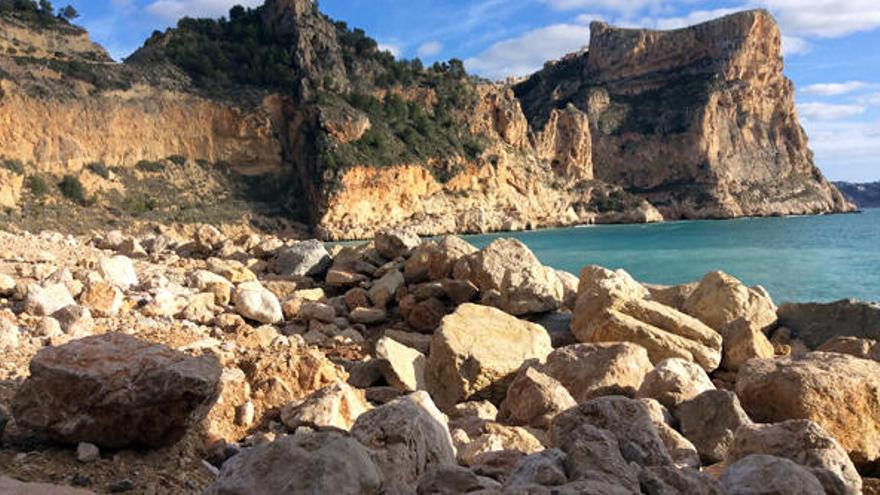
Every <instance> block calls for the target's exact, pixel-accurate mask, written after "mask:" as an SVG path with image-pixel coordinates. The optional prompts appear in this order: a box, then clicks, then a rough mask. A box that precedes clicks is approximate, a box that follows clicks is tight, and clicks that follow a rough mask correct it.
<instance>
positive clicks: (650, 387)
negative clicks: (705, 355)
mask: <svg viewBox="0 0 880 495" xmlns="http://www.w3.org/2000/svg"><path fill="white" fill-rule="evenodd" d="M714 389H715V385H714V384H712V380H710V379H709V375H707V374H706V372H705V371H703V369H702V368H700V367H699V366H697V365H696V364H695V363H692V362H690V361H686V360H684V359H666V360H664V361H662V362H661V363H660V364H658V365H657V366H656V367H655V368H654V370H653V371H651V372H650V373H648V374H647V375H646V376H645V381H644V382H643V383H642V386H641V388H639V392H638V394H637V396H638V397H649V398H652V399H657V401H659V402H660V403H661V404H663V405H664V406H666V407H668V408H670V409H672V410H675V408H676V407H678V405H679V404H681V403H682V402H684V401H686V400H691V399H693V398H694V397H696V396H698V395H700V394H701V393H703V392H705V391H707V390H714Z"/></svg>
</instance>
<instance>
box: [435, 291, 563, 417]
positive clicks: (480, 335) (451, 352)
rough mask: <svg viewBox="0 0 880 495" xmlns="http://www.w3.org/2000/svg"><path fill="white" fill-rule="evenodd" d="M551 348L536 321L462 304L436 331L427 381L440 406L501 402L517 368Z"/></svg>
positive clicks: (488, 308)
mask: <svg viewBox="0 0 880 495" xmlns="http://www.w3.org/2000/svg"><path fill="white" fill-rule="evenodd" d="M550 351H552V348H551V346H550V337H548V336H547V333H546V332H545V331H544V329H543V328H541V327H540V326H538V325H535V324H534V323H529V322H527V321H523V320H519V319H517V318H514V317H513V316H510V315H508V314H507V313H504V312H502V311H499V310H497V309H494V308H490V307H486V306H478V305H475V304H463V305H461V306H459V307H458V309H456V310H455V312H454V313H452V314H450V315H448V316H446V317H445V318H443V322H442V324H441V325H440V328H438V330H437V332H436V333H435V334H434V338H433V340H432V342H431V353H430V355H429V356H428V362H427V366H426V368H425V381H426V384H427V387H428V390H429V391H430V392H431V396H432V397H433V398H434V399H435V400H436V401H437V404H438V405H439V406H440V408H441V409H444V410H448V409H450V408H452V406H454V405H455V404H456V403H458V402H461V401H464V400H469V399H488V400H491V401H496V402H500V401H501V400H503V398H504V395H505V392H506V389H507V386H508V385H509V384H510V381H511V380H512V379H513V377H514V374H515V373H516V371H517V370H518V369H519V368H520V366H522V365H523V364H524V363H526V362H540V361H543V360H544V359H545V358H546V357H547V355H548V354H550Z"/></svg>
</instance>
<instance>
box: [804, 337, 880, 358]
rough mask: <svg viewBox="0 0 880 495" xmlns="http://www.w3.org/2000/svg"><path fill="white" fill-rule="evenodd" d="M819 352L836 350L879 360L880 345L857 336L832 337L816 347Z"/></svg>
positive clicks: (858, 356)
mask: <svg viewBox="0 0 880 495" xmlns="http://www.w3.org/2000/svg"><path fill="white" fill-rule="evenodd" d="M816 350H817V351H819V352H837V353H840V354H849V355H850V356H855V357H857V358H862V359H873V360H874V361H880V345H878V344H877V341H876V340H871V339H860V338H858V337H840V336H838V337H832V338H831V339H829V340H828V341H827V342H825V343H824V344H822V345H820V346H819V347H818V348H817V349H816Z"/></svg>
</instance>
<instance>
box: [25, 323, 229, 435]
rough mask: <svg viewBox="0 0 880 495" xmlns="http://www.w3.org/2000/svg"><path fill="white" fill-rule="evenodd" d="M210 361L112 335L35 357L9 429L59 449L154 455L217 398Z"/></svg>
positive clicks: (216, 374) (213, 362)
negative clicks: (78, 446) (147, 450)
mask: <svg viewBox="0 0 880 495" xmlns="http://www.w3.org/2000/svg"><path fill="white" fill-rule="evenodd" d="M220 371H221V369H220V365H219V364H218V362H217V360H216V358H213V357H208V356H203V357H199V358H193V357H190V356H188V355H186V354H183V353H180V352H177V351H173V350H171V349H169V348H167V347H164V346H160V345H154V344H149V343H147V342H143V341H140V340H138V339H136V338H134V337H130V336H127V335H123V334H118V333H109V334H104V335H98V336H94V337H86V338H84V339H81V340H77V341H73V342H70V343H68V344H65V345H62V346H58V347H48V348H45V349H42V350H41V351H40V352H38V353H37V354H36V356H34V358H33V359H32V360H31V363H30V373H31V374H30V377H29V378H28V379H27V380H25V382H24V383H23V384H22V385H21V387H19V389H18V391H17V393H16V395H15V398H14V400H13V403H12V412H13V414H14V416H15V420H16V423H18V424H19V425H22V426H24V427H26V428H29V429H32V430H34V431H37V432H40V433H43V434H45V435H47V436H48V437H50V438H52V439H54V440H57V441H60V442H66V443H78V442H89V443H94V444H95V445H98V446H100V447H104V448H110V449H120V448H124V447H128V446H145V447H161V446H166V445H170V444H172V443H174V442H176V441H177V440H179V439H180V438H181V437H182V436H183V435H184V434H185V433H186V431H187V430H188V429H189V428H190V427H191V426H193V425H194V424H196V423H197V422H199V421H201V420H202V419H204V417H205V416H206V415H207V414H208V411H210V409H211V407H212V406H213V405H214V402H215V401H216V400H217V398H218V396H219V394H220Z"/></svg>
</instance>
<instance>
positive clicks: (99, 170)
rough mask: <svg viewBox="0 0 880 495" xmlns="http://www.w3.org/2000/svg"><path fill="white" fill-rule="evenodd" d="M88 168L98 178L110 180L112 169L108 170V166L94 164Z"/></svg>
mask: <svg viewBox="0 0 880 495" xmlns="http://www.w3.org/2000/svg"><path fill="white" fill-rule="evenodd" d="M86 168H87V169H89V170H90V171H91V172H92V173H94V174H95V175H97V176H100V177H103V178H105V179H109V178H110V169H109V168H107V165H104V164H103V163H99V162H94V163H90V164H88V165H86Z"/></svg>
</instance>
